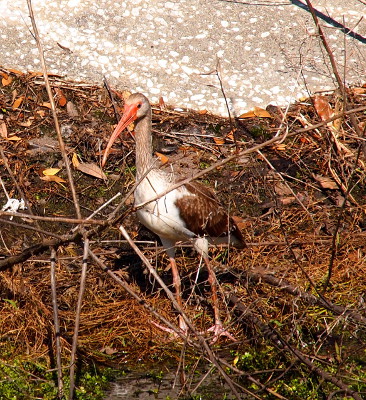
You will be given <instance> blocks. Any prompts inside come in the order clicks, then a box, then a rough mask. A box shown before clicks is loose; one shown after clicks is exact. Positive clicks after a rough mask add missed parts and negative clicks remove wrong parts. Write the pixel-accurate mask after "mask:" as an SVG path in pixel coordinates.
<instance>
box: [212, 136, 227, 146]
mask: <svg viewBox="0 0 366 400" xmlns="http://www.w3.org/2000/svg"><path fill="white" fill-rule="evenodd" d="M213 140H214V142H215V143H216V144H224V143H225V139H224V138H222V137H218V136H215V137H214V138H213Z"/></svg>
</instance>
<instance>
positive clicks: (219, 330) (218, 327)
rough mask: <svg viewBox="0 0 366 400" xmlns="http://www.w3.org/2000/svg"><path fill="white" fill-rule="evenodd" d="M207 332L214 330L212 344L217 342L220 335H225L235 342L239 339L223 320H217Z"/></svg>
mask: <svg viewBox="0 0 366 400" xmlns="http://www.w3.org/2000/svg"><path fill="white" fill-rule="evenodd" d="M207 332H213V339H212V340H211V344H214V343H216V342H217V340H218V339H219V337H220V336H225V337H227V338H228V339H230V340H232V341H233V342H237V341H238V339H236V338H235V337H234V336H233V335H232V334H231V333H230V332H229V331H228V330H226V329H225V328H224V326H223V325H222V322H215V325H213V326H211V328H208V329H207Z"/></svg>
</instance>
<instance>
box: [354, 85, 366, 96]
mask: <svg viewBox="0 0 366 400" xmlns="http://www.w3.org/2000/svg"><path fill="white" fill-rule="evenodd" d="M352 91H353V93H354V94H358V95H360V94H365V93H366V88H365V87H355V88H353V89H352Z"/></svg>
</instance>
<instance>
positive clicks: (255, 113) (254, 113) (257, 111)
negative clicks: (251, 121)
mask: <svg viewBox="0 0 366 400" xmlns="http://www.w3.org/2000/svg"><path fill="white" fill-rule="evenodd" d="M254 117H259V118H272V115H271V114H270V113H269V112H268V111H267V110H265V109H263V108H260V107H254V109H253V110H250V111H248V112H246V113H244V114H241V115H239V117H238V118H239V119H244V118H254Z"/></svg>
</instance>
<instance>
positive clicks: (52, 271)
mask: <svg viewBox="0 0 366 400" xmlns="http://www.w3.org/2000/svg"><path fill="white" fill-rule="evenodd" d="M50 261H51V268H50V274H51V293H52V308H53V324H54V327H55V341H56V363H57V387H58V398H59V399H62V397H63V395H64V384H63V380H62V361H61V341H60V322H59V317H58V305H57V290H56V249H55V248H54V247H51V260H50Z"/></svg>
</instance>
